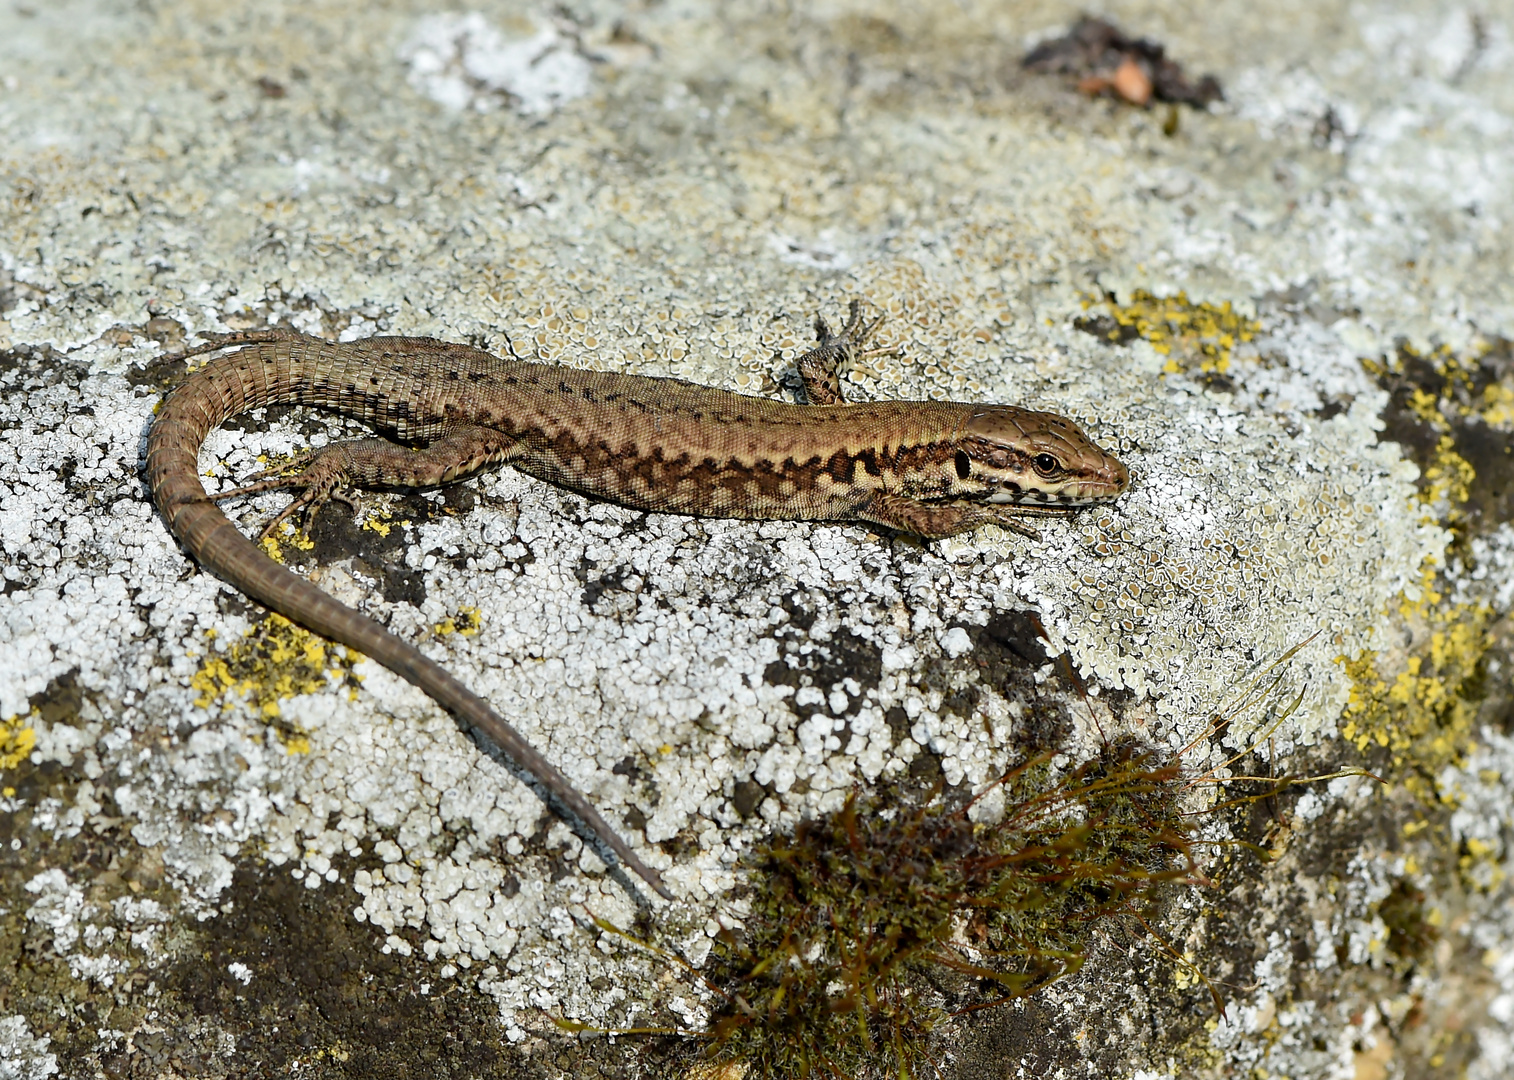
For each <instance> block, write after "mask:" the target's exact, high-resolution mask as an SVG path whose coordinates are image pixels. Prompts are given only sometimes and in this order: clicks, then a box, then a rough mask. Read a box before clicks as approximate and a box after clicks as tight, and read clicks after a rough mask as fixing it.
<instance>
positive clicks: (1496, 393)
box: [1478, 383, 1514, 429]
mask: <svg viewBox="0 0 1514 1080" xmlns="http://www.w3.org/2000/svg"><path fill="white" fill-rule="evenodd" d="M1478 412H1480V413H1481V414H1482V418H1483V420H1485V421H1486V422H1487V423H1488V426H1489V427H1496V428H1504V429H1508V428H1514V387H1508V386H1505V385H1503V383H1489V384H1488V385H1487V386H1486V387H1484V388H1483V392H1482V403H1481V405H1480V407H1479V408H1478Z"/></svg>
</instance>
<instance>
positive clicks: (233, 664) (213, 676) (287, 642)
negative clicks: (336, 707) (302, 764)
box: [189, 612, 362, 754]
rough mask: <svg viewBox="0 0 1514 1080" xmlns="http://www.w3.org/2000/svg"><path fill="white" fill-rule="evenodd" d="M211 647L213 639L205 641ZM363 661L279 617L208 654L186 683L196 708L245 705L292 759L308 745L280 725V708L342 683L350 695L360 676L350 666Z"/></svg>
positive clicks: (305, 739)
mask: <svg viewBox="0 0 1514 1080" xmlns="http://www.w3.org/2000/svg"><path fill="white" fill-rule="evenodd" d="M207 636H208V637H209V638H210V640H211V641H212V642H213V641H214V637H215V635H214V634H213V633H209V634H208V635H207ZM361 659H362V657H361V656H359V655H357V654H355V653H353V652H352V651H351V650H350V649H347V648H345V647H343V646H337V645H333V644H332V643H331V642H329V641H327V640H326V639H325V638H323V637H319V636H317V635H315V634H312V633H311V632H310V631H308V630H306V629H304V628H303V627H299V626H296V625H295V624H294V623H292V622H290V621H289V620H288V619H286V618H284V617H283V616H282V615H279V614H277V613H272V612H270V613H269V615H268V616H267V617H266V618H265V619H263V620H261V621H260V622H258V623H257V624H255V625H254V626H252V627H251V628H249V629H248V630H247V632H246V635H245V636H244V637H243V639H242V640H241V641H237V642H233V643H232V644H231V645H230V646H229V647H228V648H226V649H225V650H223V651H220V652H212V653H211V654H210V655H209V656H207V657H206V658H205V660H204V661H203V662H202V663H201V664H200V668H199V670H198V671H196V672H195V673H194V675H193V676H192V677H191V678H190V680H189V684H190V686H191V687H192V688H193V689H195V690H198V691H199V692H200V696H199V698H198V700H196V702H195V704H196V705H198V706H199V707H201V708H209V707H211V706H212V705H215V704H218V703H219V704H221V705H223V706H225V705H229V704H231V703H232V702H234V701H245V702H247V703H249V704H250V705H252V707H253V708H255V709H256V710H257V712H258V714H259V715H260V716H262V717H263V719H264V720H267V721H269V722H271V723H273V724H274V730H275V731H276V732H278V733H279V736H280V738H281V739H282V740H283V742H284V747H285V749H286V750H288V751H289V752H290V753H291V754H295V753H300V754H303V753H309V752H310V739H309V737H308V735H306V734H305V733H304V732H302V731H299V730H298V729H293V730H286V728H288V725H285V724H281V723H279V721H280V719H281V716H282V711H281V709H280V705H279V703H280V702H281V701H283V700H285V699H288V698H292V697H295V696H297V695H299V694H313V693H316V692H318V691H321V690H325V689H326V688H327V687H328V686H330V685H331V684H332V682H339V683H344V684H346V685H347V687H348V688H349V691H350V692H351V693H353V694H355V693H356V691H357V686H358V675H357V674H356V672H354V670H353V668H354V665H355V664H357V663H358V662H359V661H360V660H361Z"/></svg>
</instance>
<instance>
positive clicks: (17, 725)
mask: <svg viewBox="0 0 1514 1080" xmlns="http://www.w3.org/2000/svg"><path fill="white" fill-rule="evenodd" d="M36 745H37V732H36V731H35V730H34V729H33V728H32V726H31V724H29V723H27V722H26V721H25V720H23V719H22V718H21V717H19V716H13V717H11V718H10V719H9V720H0V769H14V768H15V767H16V766H17V765H20V764H21V763H22V762H23V761H25V760H26V759H27V758H28V757H30V756H31V752H32V748H33V747H34V746H36Z"/></svg>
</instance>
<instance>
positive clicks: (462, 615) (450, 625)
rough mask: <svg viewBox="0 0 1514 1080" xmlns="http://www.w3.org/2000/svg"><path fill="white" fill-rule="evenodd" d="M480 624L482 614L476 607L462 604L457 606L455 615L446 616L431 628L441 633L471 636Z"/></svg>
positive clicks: (476, 631)
mask: <svg viewBox="0 0 1514 1080" xmlns="http://www.w3.org/2000/svg"><path fill="white" fill-rule="evenodd" d="M482 625H483V616H482V615H481V614H480V613H479V610H478V608H476V607H472V606H470V605H467V604H464V605H463V606H462V607H460V608H458V610H457V614H456V615H449V616H447V617H446V618H445V619H443V620H442V621H441V622H439V623H437V624H436V625H435V626H434V627H432V629H433V630H435V631H436V632H437V633H438V634H442V635H446V634H462V635H463V636H464V637H472V636H473V635H474V634H476V633H478V628H479V627H480V626H482Z"/></svg>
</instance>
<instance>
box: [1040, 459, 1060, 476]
mask: <svg viewBox="0 0 1514 1080" xmlns="http://www.w3.org/2000/svg"><path fill="white" fill-rule="evenodd" d="M1035 464H1036V472H1038V473H1040V474H1041V475H1042V476H1050V475H1051V474H1052V473H1054V472H1056V471H1057V469H1058V467H1059V466H1058V465H1057V459H1056V458H1054V457H1052V456H1051V455H1050V454H1037V455H1036V462H1035Z"/></svg>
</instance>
